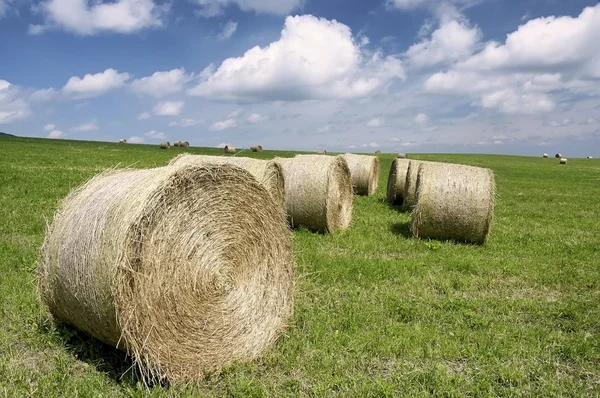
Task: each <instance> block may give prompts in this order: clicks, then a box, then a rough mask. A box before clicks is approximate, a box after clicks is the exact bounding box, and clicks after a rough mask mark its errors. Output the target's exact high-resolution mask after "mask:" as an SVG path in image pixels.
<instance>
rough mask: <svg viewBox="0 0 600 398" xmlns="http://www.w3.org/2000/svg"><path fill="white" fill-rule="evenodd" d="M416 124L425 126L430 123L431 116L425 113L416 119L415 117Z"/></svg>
mask: <svg viewBox="0 0 600 398" xmlns="http://www.w3.org/2000/svg"><path fill="white" fill-rule="evenodd" d="M415 123H417V124H420V125H424V124H427V123H429V116H427V115H426V114H424V113H419V114H418V115H417V116H416V117H415Z"/></svg>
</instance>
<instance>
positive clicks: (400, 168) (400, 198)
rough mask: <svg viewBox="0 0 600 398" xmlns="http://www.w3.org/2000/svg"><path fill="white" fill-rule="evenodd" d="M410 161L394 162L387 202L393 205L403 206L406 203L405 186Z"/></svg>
mask: <svg viewBox="0 0 600 398" xmlns="http://www.w3.org/2000/svg"><path fill="white" fill-rule="evenodd" d="M409 162H410V160H408V159H402V158H396V159H394V160H392V167H390V174H389V175H388V183H387V195H386V201H387V202H388V203H389V204H391V205H398V206H400V205H402V203H403V202H404V184H405V183H406V172H407V171H408V163H409Z"/></svg>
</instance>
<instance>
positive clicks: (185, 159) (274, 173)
mask: <svg viewBox="0 0 600 398" xmlns="http://www.w3.org/2000/svg"><path fill="white" fill-rule="evenodd" d="M205 163H210V164H217V165H221V164H233V165H236V166H238V167H241V168H242V169H244V170H246V171H248V172H249V173H250V174H252V176H253V177H254V178H256V180H257V181H258V182H259V183H261V184H262V185H263V186H264V187H265V188H266V190H267V191H268V192H269V193H270V194H271V197H272V198H273V200H274V201H275V203H277V204H278V205H279V206H280V207H281V209H284V206H285V182H284V179H283V169H282V168H281V165H280V164H279V163H277V162H275V161H272V160H259V159H251V158H244V157H235V156H234V157H231V156H202V155H190V154H187V153H183V154H181V155H178V156H176V157H174V158H173V159H172V160H171V161H170V162H169V165H170V166H182V165H203V164H205Z"/></svg>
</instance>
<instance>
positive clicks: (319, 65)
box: [190, 15, 405, 101]
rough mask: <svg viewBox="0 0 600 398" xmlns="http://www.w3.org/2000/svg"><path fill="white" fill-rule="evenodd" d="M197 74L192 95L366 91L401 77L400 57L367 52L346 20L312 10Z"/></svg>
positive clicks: (256, 97) (262, 97)
mask: <svg viewBox="0 0 600 398" xmlns="http://www.w3.org/2000/svg"><path fill="white" fill-rule="evenodd" d="M202 75H203V76H204V80H203V81H202V82H201V83H200V84H199V85H198V86H197V87H195V88H194V89H192V90H190V94H191V95H198V96H203V97H207V98H214V99H225V100H238V99H243V100H251V101H272V100H283V101H298V100H306V99H314V98H356V97H365V96H369V95H372V94H374V93H377V92H380V91H382V90H384V89H386V88H387V86H388V85H389V84H390V83H391V82H392V81H393V80H394V79H404V77H405V75H404V69H403V67H402V63H401V62H400V60H398V59H397V58H394V57H391V56H387V57H384V56H383V55H382V54H381V53H379V52H376V53H374V54H371V55H369V56H367V55H366V54H365V53H364V52H363V49H362V48H361V47H360V46H359V45H358V44H357V43H356V39H355V38H354V37H353V36H352V32H351V31H350V28H349V27H348V26H346V25H344V24H341V23H339V22H337V21H335V20H333V21H329V20H327V19H324V18H316V17H314V16H312V15H303V16H296V17H287V18H286V20H285V26H284V28H283V31H282V32H281V38H280V39H279V40H278V41H276V42H273V43H271V44H270V45H268V46H267V47H264V48H261V47H258V46H256V47H254V48H252V49H250V50H248V51H246V53H245V54H244V55H243V56H242V57H239V58H228V59H226V60H225V61H223V63H222V64H221V65H220V66H219V67H218V68H217V69H216V70H215V69H214V68H213V67H208V68H207V69H205V70H204V71H203V73H202Z"/></svg>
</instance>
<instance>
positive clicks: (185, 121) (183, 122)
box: [169, 119, 204, 127]
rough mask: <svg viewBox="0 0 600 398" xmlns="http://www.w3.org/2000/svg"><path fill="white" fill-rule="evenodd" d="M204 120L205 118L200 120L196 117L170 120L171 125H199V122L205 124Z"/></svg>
mask: <svg viewBox="0 0 600 398" xmlns="http://www.w3.org/2000/svg"><path fill="white" fill-rule="evenodd" d="M203 123H204V120H203V119H199V120H194V119H181V120H180V121H178V122H176V121H173V122H170V123H169V127H176V126H178V127H194V126H197V125H199V124H203Z"/></svg>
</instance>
